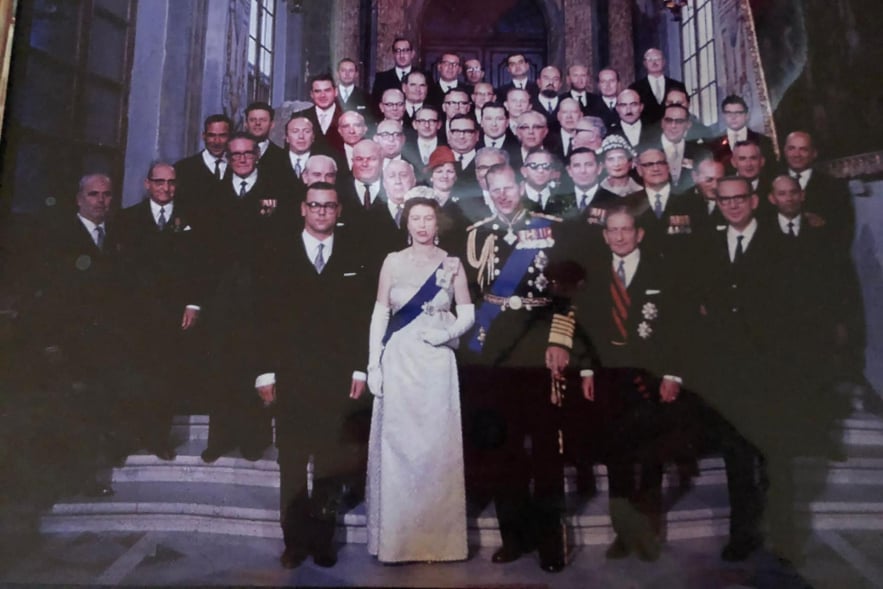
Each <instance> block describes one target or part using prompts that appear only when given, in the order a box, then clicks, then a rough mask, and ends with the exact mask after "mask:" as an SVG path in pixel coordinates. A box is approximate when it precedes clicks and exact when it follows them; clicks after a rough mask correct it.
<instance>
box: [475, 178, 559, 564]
mask: <svg viewBox="0 0 883 589" xmlns="http://www.w3.org/2000/svg"><path fill="white" fill-rule="evenodd" d="M487 182H488V189H489V191H490V194H491V198H492V199H493V203H494V206H495V209H496V214H495V215H494V216H491V217H488V218H486V219H484V220H482V221H479V222H478V223H476V224H475V225H473V226H472V227H470V228H469V229H468V233H467V252H466V259H467V262H468V266H467V268H468V270H469V273H470V284H471V287H472V288H473V296H474V298H475V300H478V301H480V302H479V307H478V311H477V314H476V326H475V329H474V330H473V332H472V333H471V334H470V336H469V338H468V345H467V346H466V349H465V350H464V351H463V360H462V362H463V365H464V391H465V396H466V397H467V399H466V405H467V406H468V407H469V408H470V409H473V410H474V412H473V413H472V414H471V416H472V418H473V419H472V420H471V422H470V421H467V439H470V441H471V442H472V443H477V444H479V445H480V446H481V450H482V452H481V454H482V455H483V456H482V458H484V462H483V464H482V466H483V467H484V468H485V469H486V472H487V474H489V475H490V480H489V481H488V487H489V489H488V490H489V492H490V495H491V496H492V497H493V499H494V503H495V507H496V511H497V518H498V520H499V525H500V534H501V536H502V540H503V546H502V548H500V549H499V550H497V552H495V553H494V555H493V562H495V563H506V562H511V561H513V560H516V559H517V558H519V557H520V556H521V555H522V554H523V553H526V552H529V551H531V550H532V549H533V548H534V546H536V547H537V548H538V549H539V556H540V566H541V567H542V569H543V570H545V571H547V572H558V571H560V570H561V569H563V568H564V546H563V528H562V525H561V515H562V511H563V506H564V501H563V499H564V489H563V474H562V458H561V454H560V445H559V434H558V431H559V428H558V407H557V406H555V405H554V404H553V403H552V402H550V391H551V379H550V377H549V373H548V372H547V371H546V370H544V366H543V353H544V350H545V347H546V340H547V336H548V330H549V321H550V318H551V316H552V313H553V309H555V308H556V307H557V306H559V305H562V304H563V302H562V301H561V300H560V298H559V297H558V296H556V295H555V294H554V293H553V288H554V283H553V280H552V278H550V276H549V260H550V258H551V250H552V248H553V246H554V244H555V239H554V226H555V225H556V224H557V222H558V221H559V219H557V218H556V217H552V216H548V215H544V214H541V213H532V212H529V211H528V210H527V209H526V208H525V205H524V203H525V201H524V199H523V196H524V186H523V185H522V184H521V183H519V182H518V180H517V179H516V175H515V171H514V169H513V168H512V167H511V166H509V165H505V164H501V165H496V166H493V167H491V169H490V170H489V171H488V173H487ZM467 419H469V418H467ZM526 435H530V436H531V441H532V444H531V452H530V456H528V455H527V454H526V453H525V450H524V438H525V436H526ZM531 477H533V481H534V488H533V496H531V493H530V490H529V483H530V480H531Z"/></svg>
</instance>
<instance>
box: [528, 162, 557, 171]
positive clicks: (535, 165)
mask: <svg viewBox="0 0 883 589" xmlns="http://www.w3.org/2000/svg"><path fill="white" fill-rule="evenodd" d="M524 167H525V168H529V169H531V170H551V169H552V164H550V163H549V162H528V163H526V164H524Z"/></svg>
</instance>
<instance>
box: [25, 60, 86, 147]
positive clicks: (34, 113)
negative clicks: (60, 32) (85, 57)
mask: <svg viewBox="0 0 883 589" xmlns="http://www.w3.org/2000/svg"><path fill="white" fill-rule="evenodd" d="M27 72H28V75H27V77H26V78H25V79H24V80H23V82H24V83H22V84H12V85H10V89H11V90H12V100H13V102H12V110H13V112H14V113H15V117H16V118H17V119H18V121H19V122H20V123H21V124H22V125H23V126H25V127H30V128H32V129H38V130H40V131H45V132H47V133H51V134H53V135H63V136H66V135H67V134H68V125H69V122H70V120H71V117H72V114H71V113H72V110H73V104H72V102H71V101H70V99H69V98H70V96H72V95H73V86H74V76H73V73H72V72H70V71H68V70H67V69H65V70H61V69H59V67H56V66H53V65H51V64H48V63H46V61H45V60H44V59H43V58H41V57H40V56H37V55H31V57H30V58H29V60H28V64H27Z"/></svg>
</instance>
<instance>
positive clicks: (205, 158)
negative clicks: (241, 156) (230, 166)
mask: <svg viewBox="0 0 883 589" xmlns="http://www.w3.org/2000/svg"><path fill="white" fill-rule="evenodd" d="M215 160H219V167H220V169H221V178H223V177H224V174H225V173H226V172H227V159H226V158H225V157H224V156H221V157H219V158H216V157H215V156H213V155H212V154H210V153H209V152H208V150H207V149H203V150H202V163H204V164H205V167H206V168H208V171H209V172H211V173H212V176H214V175H215Z"/></svg>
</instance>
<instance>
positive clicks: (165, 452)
mask: <svg viewBox="0 0 883 589" xmlns="http://www.w3.org/2000/svg"><path fill="white" fill-rule="evenodd" d="M150 452H151V453H152V454H153V455H154V456H156V457H157V458H159V459H160V460H174V459H175V457H176V456H177V454H176V453H175V451H174V450H173V449H172V448H171V447H169V446H162V447H158V448H151V449H150Z"/></svg>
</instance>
